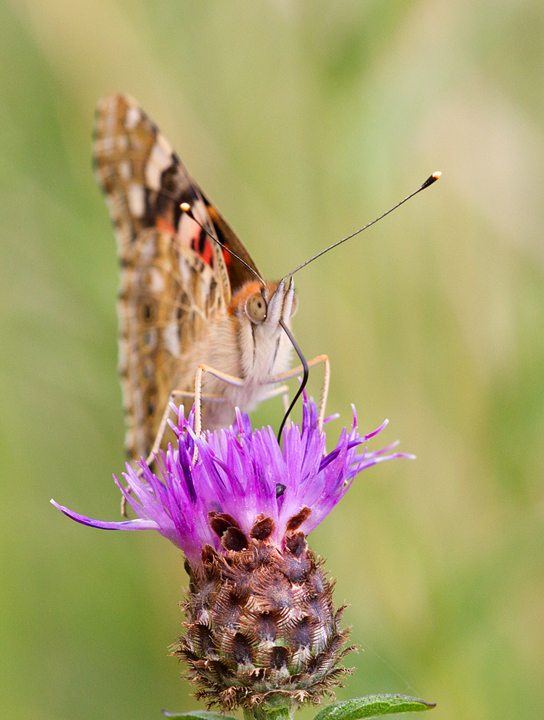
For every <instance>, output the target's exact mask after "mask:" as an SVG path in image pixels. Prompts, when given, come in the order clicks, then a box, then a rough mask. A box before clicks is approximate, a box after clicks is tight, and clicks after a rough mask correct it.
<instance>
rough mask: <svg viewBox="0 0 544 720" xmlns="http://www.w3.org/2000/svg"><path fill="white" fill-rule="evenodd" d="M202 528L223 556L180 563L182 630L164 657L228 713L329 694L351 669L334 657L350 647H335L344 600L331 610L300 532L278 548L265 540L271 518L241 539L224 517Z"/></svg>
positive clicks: (339, 642)
mask: <svg viewBox="0 0 544 720" xmlns="http://www.w3.org/2000/svg"><path fill="white" fill-rule="evenodd" d="M212 524H213V526H214V529H215V531H216V532H217V534H218V535H220V537H221V540H222V544H223V547H224V548H225V549H226V553H224V554H221V555H220V554H218V553H217V552H215V551H214V550H213V549H212V548H211V547H210V546H207V547H206V548H205V549H204V551H203V554H202V562H203V569H202V568H199V569H198V570H196V569H195V568H191V567H189V565H188V564H187V568H186V569H187V571H188V572H189V575H190V578H191V583H190V588H189V594H188V599H187V601H186V602H185V604H184V609H185V613H186V618H187V621H186V622H185V623H184V625H185V627H186V634H185V635H184V636H183V637H181V638H180V640H179V643H178V644H177V645H176V646H174V653H173V654H174V655H176V656H178V657H180V658H182V659H184V660H185V661H186V662H187V664H188V666H189V673H188V678H189V680H190V681H191V682H193V683H196V684H197V685H199V690H198V692H197V693H196V697H197V698H199V699H200V698H202V699H204V700H206V701H207V703H208V705H209V706H211V705H219V706H221V708H222V709H224V710H230V709H233V708H235V707H238V706H243V707H252V706H254V705H255V704H259V703H261V702H262V701H263V700H265V699H266V701H267V703H270V702H280V703H281V704H286V705H289V706H291V707H292V706H293V705H295V706H296V705H299V704H301V703H302V702H304V701H310V702H313V703H315V704H317V703H319V701H320V700H319V698H320V696H321V695H322V694H324V693H328V694H330V695H333V693H332V690H331V688H332V687H334V686H341V678H342V677H343V676H344V675H345V674H346V673H349V672H351V671H350V670H347V669H346V668H344V667H342V666H339V662H340V660H341V659H342V658H343V657H344V656H345V655H346V654H347V653H348V652H351V651H352V650H353V649H354V648H353V647H348V648H343V646H344V644H345V642H346V640H347V638H348V635H349V630H342V629H341V628H340V619H341V617H342V614H343V612H344V609H345V606H343V607H341V608H339V609H338V610H336V609H335V608H334V605H333V601H332V587H333V583H331V582H329V581H328V580H327V578H326V575H325V572H324V571H323V568H322V561H321V560H319V559H317V558H316V556H315V554H314V553H313V552H312V551H311V550H310V549H309V548H308V545H307V542H306V538H305V537H304V534H303V533H301V532H293V533H291V534H290V535H288V537H287V541H286V545H285V548H284V550H283V551H281V550H280V549H279V548H278V547H277V546H275V545H272V544H269V543H268V542H267V539H268V535H270V533H271V532H272V531H273V527H274V523H273V520H272V519H271V518H265V517H261V518H260V519H259V520H258V521H257V522H256V523H255V525H254V527H253V530H252V532H251V537H250V538H247V537H246V535H245V534H244V533H243V532H242V531H241V530H240V528H239V526H238V524H237V523H236V521H235V520H234V519H233V518H232V517H230V516H228V515H215V517H213V518H212Z"/></svg>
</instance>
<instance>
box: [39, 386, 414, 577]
mask: <svg viewBox="0 0 544 720" xmlns="http://www.w3.org/2000/svg"><path fill="white" fill-rule="evenodd" d="M176 414H177V416H178V423H177V426H174V425H172V429H173V430H174V432H175V433H176V436H177V438H178V447H176V448H175V449H174V448H172V447H171V446H170V447H169V448H168V451H167V452H163V451H161V452H160V454H159V456H158V457H157V461H158V465H159V474H160V476H161V477H159V476H158V475H157V474H155V473H153V472H152V471H151V469H150V468H149V466H148V465H147V464H146V463H145V462H144V461H143V459H142V461H141V462H140V463H139V465H140V468H141V473H140V475H139V474H137V472H136V471H135V470H134V469H133V468H132V467H131V466H130V465H129V464H128V463H127V466H126V468H127V471H126V472H125V473H123V477H124V479H125V481H126V483H127V487H126V488H125V487H123V486H122V485H121V483H120V482H119V481H118V480H117V478H116V477H115V476H114V479H115V482H116V483H117V485H118V486H119V489H120V490H121V492H122V493H123V495H124V497H125V498H126V501H127V503H128V504H129V505H130V507H131V508H132V510H133V511H134V513H135V514H136V515H137V519H135V520H129V521H125V522H103V521H101V520H93V519H92V518H89V517H86V516H84V515H80V514H78V513H75V512H73V511H72V510H69V509H68V508H66V507H63V506H61V505H59V504H57V503H56V502H54V501H52V503H53V504H54V505H55V506H56V507H58V508H59V510H61V511H62V512H63V513H65V514H66V515H68V516H69V517H71V518H72V519H73V520H76V521H77V522H80V523H83V524H84V525H89V526H91V527H97V528H103V529H109V530H157V531H158V532H159V533H160V534H161V535H163V536H164V537H166V538H168V539H169V540H170V541H171V542H173V543H174V545H176V546H177V547H179V548H180V549H181V550H182V551H183V553H184V554H185V556H186V557H187V559H188V561H189V563H190V565H192V566H196V565H198V564H199V563H200V561H201V555H202V550H203V549H204V547H206V546H208V545H209V546H211V547H212V548H213V549H214V550H216V551H218V552H225V551H226V550H229V549H230V550H232V549H235V546H237V545H240V543H246V544H247V543H248V542H249V538H252V537H257V536H258V537H260V538H262V537H263V536H264V534H265V533H266V538H267V540H268V542H269V543H272V544H274V545H275V546H277V547H278V548H280V549H283V547H284V546H285V542H286V538H287V536H288V535H290V534H292V533H293V532H295V531H299V532H301V533H303V534H304V535H308V533H310V532H311V531H312V530H313V529H314V528H315V527H317V525H319V523H320V522H321V521H322V520H323V519H324V518H325V517H326V516H327V515H328V514H329V512H330V511H331V510H332V508H333V507H334V506H335V505H336V504H337V502H338V501H339V500H340V499H341V498H342V497H343V496H344V495H345V494H346V492H347V491H348V489H349V488H350V486H351V484H352V482H353V479H354V478H355V476H356V475H357V474H358V473H359V472H361V471H362V470H364V469H365V468H367V467H370V466H371V465H375V464H376V463H378V462H382V461H384V460H391V459H393V458H398V457H413V456H411V455H406V454H404V453H392V454H391V453H390V451H391V450H392V449H393V448H394V447H395V446H396V444H397V443H393V444H392V445H389V446H388V447H386V448H384V449H382V450H377V451H372V452H368V451H367V450H366V448H362V447H361V446H362V445H363V443H365V442H366V441H368V440H370V439H371V438H372V437H374V435H377V434H378V433H379V432H380V431H381V430H382V429H383V428H384V427H385V425H386V424H387V422H388V421H387V420H386V421H385V422H384V423H383V424H382V425H380V427H379V428H378V429H377V430H375V431H374V432H372V433H370V434H368V435H364V436H362V437H361V436H360V435H359V433H358V432H357V416H356V413H355V408H353V425H352V427H351V429H349V430H348V429H347V428H344V430H343V431H342V433H341V435H340V438H339V440H338V442H337V444H336V446H335V448H334V449H333V450H332V451H331V452H329V453H327V452H326V450H325V441H326V437H325V433H324V432H322V431H320V430H319V429H318V423H317V408H316V405H315V403H314V401H313V400H311V399H310V400H306V401H305V402H304V404H303V416H302V423H301V424H300V425H299V424H292V425H291V426H290V427H289V428H287V429H286V430H285V431H284V437H283V450H282V449H281V448H280V445H279V443H278V441H277V439H276V437H275V435H274V432H273V430H272V428H271V427H270V426H269V427H266V428H263V429H261V430H253V429H252V427H251V423H250V421H249V418H248V416H247V415H246V414H244V413H241V412H240V411H237V420H236V423H235V424H234V426H233V427H230V428H228V429H223V430H221V431H215V432H213V433H212V432H206V433H205V434H204V435H202V436H201V437H196V436H195V434H194V413H193V412H191V414H190V415H189V417H188V419H185V418H184V415H183V408H180V410H177V409H176ZM195 446H196V448H197V459H196V463H195V464H194V465H193V458H194V455H195V452H194V451H195ZM225 528H226V529H225ZM234 528H236V529H237V531H238V532H234ZM229 530H230V532H229Z"/></svg>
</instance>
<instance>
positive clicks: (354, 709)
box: [314, 695, 435, 720]
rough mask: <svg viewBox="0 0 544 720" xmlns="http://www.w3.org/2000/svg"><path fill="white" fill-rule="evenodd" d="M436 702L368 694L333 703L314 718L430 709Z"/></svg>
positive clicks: (351, 719)
mask: <svg viewBox="0 0 544 720" xmlns="http://www.w3.org/2000/svg"><path fill="white" fill-rule="evenodd" d="M434 706H435V703H428V702H425V700H420V699H419V698H415V697H408V696H407V695H368V696H367V697H362V698H355V699H353V700H343V701H342V702H336V703H331V704H330V705H327V707H325V708H323V710H321V711H320V712H318V713H317V715H316V716H315V718H314V720H360V718H373V717H379V716H380V715H393V714H394V713H401V712H419V711H421V710H430V709H431V708H433V707H434Z"/></svg>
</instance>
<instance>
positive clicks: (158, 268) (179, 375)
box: [93, 95, 313, 460]
mask: <svg viewBox="0 0 544 720" xmlns="http://www.w3.org/2000/svg"><path fill="white" fill-rule="evenodd" d="M93 147H94V149H93V159H94V168H95V174H96V177H97V180H98V183H99V184H100V186H101V187H102V189H103V191H104V194H105V198H106V202H107V205H108V207H109V212H110V216H111V220H112V222H113V225H114V229H115V233H116V236H117V251H118V258H119V262H120V266H121V284H120V291H119V301H118V315H119V373H120V377H121V385H122V390H123V405H124V411H125V418H126V425H127V430H126V436H125V446H126V450H127V452H128V456H129V458H130V459H132V460H134V459H139V458H140V457H142V456H143V457H144V458H146V457H148V456H149V455H150V453H151V451H152V449H153V450H154V449H156V448H157V442H156V439H157V437H158V433H159V435H160V432H161V431H162V429H163V428H164V426H165V425H166V419H165V418H166V414H165V412H166V413H167V412H168V404H169V400H170V398H171V393H172V392H173V391H176V392H177V393H178V395H182V396H183V395H185V396H186V397H191V398H192V397H194V386H195V376H196V375H197V373H198V372H199V366H203V365H204V366H207V368H208V370H210V372H206V373H205V374H204V376H203V379H202V391H203V393H204V395H203V398H204V403H203V407H202V427H203V428H204V429H210V430H214V429H217V428H220V427H224V426H228V425H229V424H230V423H232V421H233V420H234V418H235V407H239V408H241V409H242V410H250V409H251V408H252V407H253V406H254V405H255V404H256V403H258V402H259V401H260V400H262V399H264V398H265V397H267V396H270V395H273V394H274V391H271V389H270V388H271V387H272V384H273V383H274V382H277V381H278V380H282V379H283V378H284V377H288V376H293V374H294V373H295V372H297V371H293V372H289V371H288V368H289V365H290V358H291V350H292V345H291V342H290V340H289V338H288V336H287V334H286V332H285V331H284V329H283V328H282V325H281V323H283V325H284V326H285V327H287V328H289V326H290V321H291V317H292V316H293V314H294V312H295V310H296V306H297V299H296V296H295V289H294V283H293V279H292V278H291V280H290V282H289V283H286V281H285V280H282V281H281V282H279V283H275V282H265V281H263V280H262V279H261V275H260V273H259V271H258V270H257V268H256V266H255V263H254V262H253V260H252V259H251V257H250V255H249V253H248V252H247V250H246V248H245V247H244V245H243V244H242V243H241V241H240V240H239V239H238V237H237V236H236V234H235V233H234V231H233V230H232V229H231V228H230V227H229V225H228V224H227V222H226V221H225V220H224V218H223V217H222V215H221V214H220V213H219V211H218V210H217V208H216V207H215V206H214V205H213V204H212V203H211V202H210V201H209V200H208V198H207V197H206V195H205V194H204V193H203V191H202V190H201V189H200V188H199V186H198V185H197V184H196V182H195V181H194V180H193V179H192V178H191V176H190V175H189V173H188V172H187V170H186V169H185V167H184V166H183V164H182V163H181V161H180V160H179V158H178V156H177V155H176V153H175V151H174V149H173V148H172V146H171V145H170V143H169V142H168V140H167V139H166V138H165V137H164V135H162V134H161V133H160V131H159V130H158V129H157V127H156V126H155V125H154V124H153V122H151V120H150V119H149V118H148V117H147V115H146V114H145V113H144V112H143V110H142V109H141V108H140V107H139V106H138V104H137V103H136V102H135V101H134V100H133V99H132V98H130V97H128V96H126V95H110V96H108V97H106V98H104V99H103V100H101V101H100V103H99V104H98V107H97V111H96V123H95V132H94V146H93ZM182 207H183V208H185V210H187V208H189V210H188V211H186V212H184V211H183V210H182ZM312 364H313V363H312ZM212 368H213V369H214V371H215V372H212V371H211V369H212ZM225 380H226V381H225ZM276 392H277V391H276ZM159 439H160V438H159ZM154 445H155V447H154Z"/></svg>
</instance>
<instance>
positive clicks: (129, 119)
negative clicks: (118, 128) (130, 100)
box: [125, 106, 142, 130]
mask: <svg viewBox="0 0 544 720" xmlns="http://www.w3.org/2000/svg"><path fill="white" fill-rule="evenodd" d="M141 117H142V113H141V112H140V108H137V107H134V106H132V107H129V108H128V109H127V114H126V115H125V127H126V129H127V130H134V128H135V127H136V125H137V124H138V123H139V122H140V119H141Z"/></svg>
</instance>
